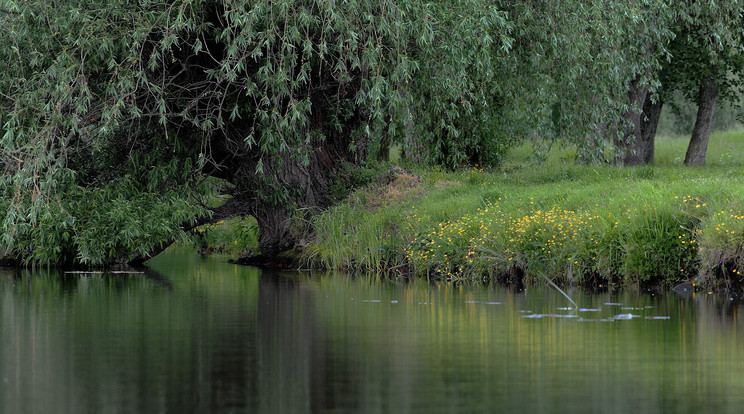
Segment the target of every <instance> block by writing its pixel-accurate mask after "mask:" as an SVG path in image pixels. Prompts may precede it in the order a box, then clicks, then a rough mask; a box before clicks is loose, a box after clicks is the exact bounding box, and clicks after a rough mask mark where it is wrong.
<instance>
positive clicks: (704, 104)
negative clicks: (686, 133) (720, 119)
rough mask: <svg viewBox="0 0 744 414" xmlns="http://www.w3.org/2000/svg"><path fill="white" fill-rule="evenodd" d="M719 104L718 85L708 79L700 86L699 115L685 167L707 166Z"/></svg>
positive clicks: (711, 79)
mask: <svg viewBox="0 0 744 414" xmlns="http://www.w3.org/2000/svg"><path fill="white" fill-rule="evenodd" d="M717 103H718V85H716V81H715V79H714V78H710V79H706V80H704V81H703V83H702V85H700V95H699V97H698V113H697V118H696V119H695V127H694V128H693V129H692V137H691V138H690V145H689V146H688V147H687V154H686V155H685V165H705V153H706V152H707V150H708V138H709V137H710V131H711V129H712V128H713V119H714V118H715V114H716V104H717Z"/></svg>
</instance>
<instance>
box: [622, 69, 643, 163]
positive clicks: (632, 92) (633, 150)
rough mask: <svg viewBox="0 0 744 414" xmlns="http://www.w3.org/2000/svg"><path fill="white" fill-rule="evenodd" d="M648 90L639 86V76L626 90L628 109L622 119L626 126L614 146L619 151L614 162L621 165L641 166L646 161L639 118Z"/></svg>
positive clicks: (641, 114)
mask: <svg viewBox="0 0 744 414" xmlns="http://www.w3.org/2000/svg"><path fill="white" fill-rule="evenodd" d="M646 95H648V90H647V89H646V88H645V87H643V86H641V75H640V74H639V75H637V76H636V78H635V79H633V81H632V82H631V83H630V89H628V104H629V105H630V108H629V109H628V112H626V113H625V115H624V118H625V122H626V124H627V127H626V130H625V133H624V134H623V137H622V139H620V140H616V141H615V145H616V146H617V147H618V148H619V149H620V150H621V154H620V155H619V157H618V158H617V159H616V161H618V162H620V163H622V164H623V165H643V164H644V163H645V160H646V144H645V143H644V142H643V134H642V133H641V118H642V116H643V104H644V102H645V101H646Z"/></svg>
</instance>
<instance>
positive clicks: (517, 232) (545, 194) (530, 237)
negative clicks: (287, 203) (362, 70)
mask: <svg viewBox="0 0 744 414" xmlns="http://www.w3.org/2000/svg"><path fill="white" fill-rule="evenodd" d="M686 142H687V141H686V140H673V139H668V140H660V142H659V143H658V144H657V165H656V166H654V167H640V168H619V167H612V166H604V167H588V166H576V165H574V163H573V162H572V161H571V156H572V154H571V152H570V150H563V151H561V150H555V151H553V152H552V153H551V154H550V155H549V158H548V159H547V160H546V161H545V162H543V163H541V164H535V163H529V162H526V160H525V158H526V155H527V153H528V152H529V151H528V150H527V149H524V148H517V149H515V150H514V151H513V152H512V154H511V155H510V159H509V160H508V161H507V162H506V163H505V165H504V166H503V167H502V169H500V170H498V171H484V170H482V169H478V168H474V169H470V170H468V171H460V172H454V173H445V172H439V171H432V170H413V171H411V172H410V173H399V174H397V175H396V176H395V178H394V179H393V180H392V181H390V182H388V183H385V184H378V185H374V186H371V187H368V188H365V189H363V190H360V191H357V192H355V193H354V194H352V195H351V196H350V197H349V198H348V199H347V201H346V202H344V203H343V204H341V205H338V206H337V207H335V208H333V209H330V210H329V211H327V212H326V213H325V214H323V215H321V216H319V217H317V219H316V220H315V222H314V226H315V229H316V232H317V237H316V239H315V241H314V242H313V243H312V244H311V245H310V246H308V248H307V249H306V250H305V252H304V263H305V265H307V266H313V267H325V268H332V269H343V270H364V271H375V272H385V273H392V274H397V275H405V276H414V277H434V278H444V279H450V280H483V279H486V280H498V279H504V278H517V279H520V280H522V279H523V280H524V281H525V282H528V283H529V282H539V281H541V280H544V278H550V279H552V280H554V281H555V282H557V283H562V284H578V285H591V286H599V285H612V286H622V287H646V286H661V287H665V288H668V287H671V286H673V285H675V284H677V283H681V282H688V281H692V282H695V283H696V284H698V285H702V286H705V287H710V288H738V287H739V286H740V285H741V280H742V275H741V273H742V272H744V181H742V177H744V164H743V161H742V160H741V157H739V156H737V155H736V154H742V153H744V134H742V133H724V134H716V135H714V136H712V138H711V143H710V149H709V153H708V165H707V166H706V167H700V168H685V167H682V166H681V165H680V164H681V159H682V157H683V156H684V146H685V145H686Z"/></svg>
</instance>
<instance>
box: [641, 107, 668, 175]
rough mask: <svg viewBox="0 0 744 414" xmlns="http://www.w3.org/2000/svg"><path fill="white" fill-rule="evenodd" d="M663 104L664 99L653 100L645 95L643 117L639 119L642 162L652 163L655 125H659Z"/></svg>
mask: <svg viewBox="0 0 744 414" xmlns="http://www.w3.org/2000/svg"><path fill="white" fill-rule="evenodd" d="M663 106H664V101H662V100H661V98H659V99H657V100H656V102H654V101H653V100H652V99H651V96H650V95H648V96H646V101H645V102H644V103H643V117H642V120H641V136H642V141H643V143H644V159H643V162H644V164H653V163H654V144H655V141H656V127H658V126H659V118H660V117H661V108H662V107H663Z"/></svg>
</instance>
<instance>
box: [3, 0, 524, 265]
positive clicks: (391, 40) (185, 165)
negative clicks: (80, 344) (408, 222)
mask: <svg viewBox="0 0 744 414" xmlns="http://www.w3.org/2000/svg"><path fill="white" fill-rule="evenodd" d="M488 3H489V2H485V1H480V0H468V1H451V2H448V1H445V2H437V3H435V4H427V3H425V2H422V1H416V0H398V1H392V0H374V1H337V2H334V1H321V0H304V1H295V0H277V1H250V0H137V1H126V0H122V1H109V0H24V1H18V0H0V59H2V61H3V62H4V65H5V66H4V68H5V70H3V71H2V72H0V93H1V94H2V95H0V120H1V125H2V131H0V132H1V135H2V137H1V138H0V220H1V223H2V230H1V232H2V234H1V238H0V253H4V254H6V255H9V256H11V257H15V258H18V259H22V260H24V261H26V262H27V263H37V264H74V263H82V264H93V265H100V264H109V263H113V262H127V261H132V260H137V259H141V258H146V257H149V255H151V254H152V252H153V251H157V250H158V248H160V247H162V246H163V245H164V243H167V242H168V241H170V240H174V239H177V238H179V237H181V236H182V235H183V232H184V229H185V228H188V227H189V226H191V225H194V224H196V223H200V222H204V221H206V220H215V219H217V218H220V217H224V216H227V215H246V214H250V215H253V216H254V217H256V219H257V220H258V224H259V228H260V234H259V239H260V240H259V244H260V248H261V251H262V253H263V254H265V255H269V256H270V255H275V254H277V253H279V252H281V251H284V250H286V249H289V248H291V247H293V246H294V244H295V242H296V241H297V237H298V235H299V232H300V231H299V230H298V228H301V227H302V226H303V220H302V219H301V218H302V217H304V218H307V216H308V215H312V214H315V213H316V212H317V211H318V209H321V208H323V207H325V206H327V205H328V203H330V199H329V196H328V192H329V183H330V180H331V178H332V177H333V176H334V175H335V174H337V173H338V169H339V167H340V165H341V164H343V163H348V164H351V165H360V164H362V163H364V162H365V161H366V160H367V158H368V157H369V152H370V149H376V148H380V147H382V146H384V143H385V142H386V140H387V142H389V137H392V136H395V137H407V138H406V139H405V140H404V139H403V138H397V139H400V140H401V141H405V142H406V143H407V144H406V145H407V148H408V149H409V152H412V151H413V150H414V149H417V148H418V149H421V151H420V154H423V156H424V158H426V159H427V160H429V161H432V162H444V163H448V164H450V165H456V164H458V163H462V162H465V161H466V160H469V159H477V158H478V157H480V156H482V154H480V151H481V150H480V149H481V148H485V146H484V145H483V143H484V142H483V141H484V140H487V139H491V138H487V137H486V138H484V137H485V135H484V134H483V133H482V131H480V130H479V128H482V125H484V122H480V121H486V120H488V119H494V117H493V116H492V111H496V110H498V105H497V104H494V102H498V99H497V98H498V96H499V87H498V85H497V83H496V77H495V75H496V73H497V71H496V70H495V69H497V68H498V65H497V63H498V62H499V57H500V56H504V55H506V54H507V53H508V51H509V48H510V37H509V30H510V26H509V23H508V21H507V19H506V16H505V15H504V14H503V13H501V12H499V11H498V10H496V9H495V8H494V7H492V6H490V5H489V4H488ZM492 144H493V143H492ZM214 178H218V179H220V182H226V183H229V184H230V185H229V186H227V187H225V188H228V189H229V190H228V191H229V193H230V194H229V195H230V199H229V201H228V202H226V203H224V204H223V205H221V206H219V207H214V201H213V200H214V194H213V192H214V189H215V188H216V186H215V185H214V181H213V179H214ZM210 180H212V181H210Z"/></svg>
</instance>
